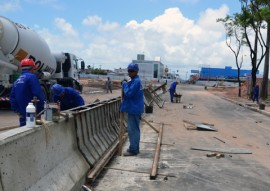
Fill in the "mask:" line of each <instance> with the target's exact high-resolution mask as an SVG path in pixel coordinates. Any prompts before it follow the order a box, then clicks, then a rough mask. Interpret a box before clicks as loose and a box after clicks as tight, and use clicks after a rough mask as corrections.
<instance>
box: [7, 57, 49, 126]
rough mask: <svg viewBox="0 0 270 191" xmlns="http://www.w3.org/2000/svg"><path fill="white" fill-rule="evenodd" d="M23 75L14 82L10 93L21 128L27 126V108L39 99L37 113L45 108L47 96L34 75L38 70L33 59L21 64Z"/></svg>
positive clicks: (24, 60) (12, 106) (13, 108)
mask: <svg viewBox="0 0 270 191" xmlns="http://www.w3.org/2000/svg"><path fill="white" fill-rule="evenodd" d="M20 67H21V69H22V73H21V75H20V77H19V78H18V79H17V80H16V81H15V82H14V84H13V86H12V90H11V93H10V104H11V108H12V110H13V111H14V112H16V113H17V114H18V115H19V116H20V127H21V126H24V125H26V107H27V105H28V104H29V102H31V101H32V100H33V98H34V97H37V99H38V100H39V101H38V102H37V104H36V112H37V113H39V112H41V111H42V110H43V108H44V102H45V101H46V100H45V96H44V94H43V92H42V89H41V86H40V84H39V81H38V78H37V76H36V75H35V74H33V73H34V71H35V70H36V69H37V67H36V65H35V63H34V61H33V60H32V59H23V60H22V61H21V63H20Z"/></svg>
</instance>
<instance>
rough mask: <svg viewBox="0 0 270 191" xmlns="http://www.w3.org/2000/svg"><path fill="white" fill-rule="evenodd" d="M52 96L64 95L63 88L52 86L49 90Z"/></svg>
mask: <svg viewBox="0 0 270 191" xmlns="http://www.w3.org/2000/svg"><path fill="white" fill-rule="evenodd" d="M51 90H52V92H53V94H54V95H57V96H60V95H61V94H63V93H64V91H65V88H64V87H63V86H61V85H60V84H54V85H53V86H52V88H51Z"/></svg>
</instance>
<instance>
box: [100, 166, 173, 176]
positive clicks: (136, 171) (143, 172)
mask: <svg viewBox="0 0 270 191" xmlns="http://www.w3.org/2000/svg"><path fill="white" fill-rule="evenodd" d="M104 168H105V169H109V170H119V171H124V172H135V173H141V174H149V172H146V171H138V170H129V169H122V168H114V167H104ZM158 175H160V176H167V177H176V176H175V175H172V174H163V173H161V174H160V173H158Z"/></svg>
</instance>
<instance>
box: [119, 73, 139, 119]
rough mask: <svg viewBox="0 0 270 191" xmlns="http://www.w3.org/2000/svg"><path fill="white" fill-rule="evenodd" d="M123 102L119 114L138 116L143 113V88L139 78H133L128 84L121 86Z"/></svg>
mask: <svg viewBox="0 0 270 191" xmlns="http://www.w3.org/2000/svg"><path fill="white" fill-rule="evenodd" d="M122 91H123V94H124V96H123V101H122V103H121V106H120V111H121V112H126V113H128V114H132V115H140V114H142V113H143V112H144V99H143V87H142V82H141V80H140V78H139V76H135V77H134V78H133V79H131V81H130V82H124V83H123V84H122Z"/></svg>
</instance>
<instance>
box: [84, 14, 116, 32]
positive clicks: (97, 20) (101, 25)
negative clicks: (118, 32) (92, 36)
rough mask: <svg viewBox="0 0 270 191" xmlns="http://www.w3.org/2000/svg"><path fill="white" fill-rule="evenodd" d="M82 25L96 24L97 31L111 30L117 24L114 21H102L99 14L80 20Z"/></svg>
mask: <svg viewBox="0 0 270 191" xmlns="http://www.w3.org/2000/svg"><path fill="white" fill-rule="evenodd" d="M82 25H84V26H97V27H98V28H97V29H98V30H99V31H112V30H115V29H117V27H118V26H119V25H118V23H116V22H106V23H103V22H102V19H101V18H100V17H99V16H88V17H86V18H85V19H83V21H82Z"/></svg>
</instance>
